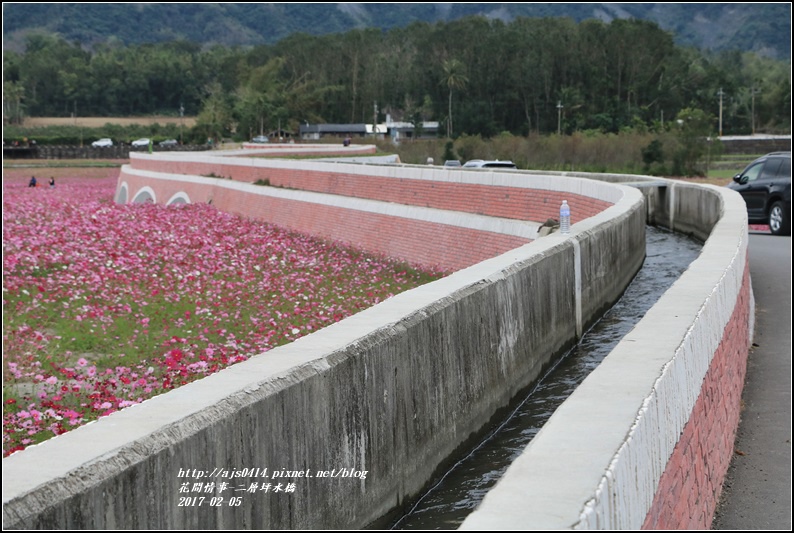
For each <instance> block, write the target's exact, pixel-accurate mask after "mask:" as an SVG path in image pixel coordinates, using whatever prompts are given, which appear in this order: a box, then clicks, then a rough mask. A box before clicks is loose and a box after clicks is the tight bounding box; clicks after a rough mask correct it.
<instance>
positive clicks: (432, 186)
mask: <svg viewBox="0 0 794 533" xmlns="http://www.w3.org/2000/svg"><path fill="white" fill-rule="evenodd" d="M133 167H134V168H136V169H141V170H151V171H156V172H166V173H174V174H190V175H197V176H208V175H210V174H215V175H216V176H223V177H226V178H228V177H231V178H233V179H234V180H235V181H245V182H247V183H254V182H256V181H258V180H268V182H269V183H270V185H272V186H277V187H286V188H290V189H298V190H303V191H313V192H322V193H327V194H336V195H340V196H350V197H354V198H366V199H370V200H379V201H383V202H395V203H399V204H405V205H416V206H420V207H432V208H435V209H446V210H450V211H462V212H465V213H475V214H480V215H487V216H493V217H501V218H511V219H517V220H532V221H535V222H541V223H542V222H545V221H546V220H547V219H549V218H555V219H556V218H559V213H560V211H559V210H560V204H561V203H562V200H568V204H569V205H570V206H571V222H572V223H576V222H578V221H580V220H583V219H585V218H589V217H591V216H594V215H596V214H598V213H600V212H601V211H603V210H604V209H606V208H608V207H610V206H611V205H612V204H610V203H609V202H605V201H603V200H597V199H594V198H589V197H587V196H582V195H575V194H570V193H561V192H558V191H546V190H542V189H528V188H522V187H503V186H492V185H477V184H468V183H459V182H444V181H430V180H415V179H407V178H383V177H375V176H362V175H357V174H343V173H337V172H321V171H308V170H306V171H298V170H292V169H274V168H259V167H254V166H248V165H245V166H243V165H233V164H231V163H229V164H223V165H221V163H219V162H213V163H200V162H190V161H159V160H157V159H146V158H141V159H134V160H133Z"/></svg>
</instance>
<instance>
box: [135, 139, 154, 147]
mask: <svg viewBox="0 0 794 533" xmlns="http://www.w3.org/2000/svg"><path fill="white" fill-rule="evenodd" d="M149 142H151V141H149V139H138V140H137V141H132V147H133V148H143V147H146V146H149Z"/></svg>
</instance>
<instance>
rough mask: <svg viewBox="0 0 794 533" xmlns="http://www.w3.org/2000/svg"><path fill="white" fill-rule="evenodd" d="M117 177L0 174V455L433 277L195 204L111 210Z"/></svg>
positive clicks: (98, 172) (78, 172)
mask: <svg viewBox="0 0 794 533" xmlns="http://www.w3.org/2000/svg"><path fill="white" fill-rule="evenodd" d="M117 173H118V168H114V167H97V168H80V169H74V168H46V169H44V168H33V169H32V168H25V169H6V170H5V171H4V178H3V310H4V312H3V365H4V372H3V376H4V381H3V453H4V455H8V454H10V453H13V452H14V451H17V450H21V449H23V448H25V447H26V446H29V445H31V444H35V443H38V442H41V441H42V440H45V439H47V438H50V437H52V436H53V435H57V434H60V433H63V432H65V431H68V430H69V429H71V428H74V427H77V426H80V425H82V424H85V423H87V422H89V421H91V420H94V419H96V418H98V417H101V416H105V415H109V414H111V413H113V412H115V411H117V410H119V409H123V408H124V407H127V406H129V405H133V404H136V403H139V402H142V401H144V400H146V399H147V398H150V397H152V396H154V395H156V394H160V393H163V392H166V391H168V390H170V389H173V388H174V387H178V386H180V385H183V384H186V383H189V382H191V381H193V380H196V379H199V378H201V377H203V376H206V375H207V374H210V373H212V372H216V371H218V370H221V369H222V368H224V367H226V366H228V365H231V364H234V363H235V362H238V361H243V360H246V359H248V358H250V357H252V356H255V355H257V354H263V355H261V357H267V354H266V353H263V352H267V351H268V350H269V349H271V348H273V347H276V346H279V345H281V344H284V343H287V342H290V341H292V340H294V339H296V338H298V337H300V336H303V335H306V334H309V333H311V332H313V331H317V330H318V329H320V328H322V327H324V326H325V325H327V324H330V323H333V322H336V321H339V320H342V319H343V318H345V317H347V316H350V315H351V314H353V313H356V312H357V311H359V310H361V309H364V308H367V307H370V306H372V305H373V304H376V303H378V302H380V301H382V300H385V299H386V298H389V297H390V296H392V295H394V294H396V293H398V292H401V291H404V290H407V289H410V288H413V287H415V286H417V285H420V284H422V283H425V282H428V281H431V280H433V279H437V278H438V277H440V276H441V274H440V273H436V272H421V271H418V270H415V269H413V268H410V267H409V266H407V265H404V264H400V263H397V262H395V261H392V260H389V259H386V258H379V257H372V256H368V255H366V254H363V253H361V252H360V251H358V250H355V249H352V248H350V247H347V246H345V245H343V244H340V243H329V242H323V241H319V240H317V239H314V238H311V237H308V236H306V235H300V234H295V233H290V232H287V231H285V230H283V229H280V228H278V227H275V226H272V225H269V224H265V223H262V222H256V221H251V220H245V219H242V218H239V217H236V216H232V215H229V214H225V213H222V212H220V211H217V210H216V209H214V208H213V207H211V206H209V205H205V204H200V205H183V206H172V207H164V206H158V205H151V204H149V205H144V204H138V205H117V204H115V203H114V202H113V201H112V197H113V193H114V189H115V185H116V176H117ZM32 174H35V175H36V176H37V177H38V183H39V186H37V187H28V180H29V178H30V176H31V175H32ZM50 177H53V178H54V179H55V187H53V188H50V187H49V186H48V185H47V183H48V181H49V178H50Z"/></svg>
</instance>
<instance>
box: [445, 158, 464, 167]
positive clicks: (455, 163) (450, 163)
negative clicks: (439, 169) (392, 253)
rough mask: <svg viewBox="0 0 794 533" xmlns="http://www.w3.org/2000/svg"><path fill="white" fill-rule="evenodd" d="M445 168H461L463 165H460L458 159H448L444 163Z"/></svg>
mask: <svg viewBox="0 0 794 533" xmlns="http://www.w3.org/2000/svg"><path fill="white" fill-rule="evenodd" d="M444 166H445V167H459V166H461V164H460V161H458V160H457V159H447V160H446V161H444Z"/></svg>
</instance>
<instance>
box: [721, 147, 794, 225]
mask: <svg viewBox="0 0 794 533" xmlns="http://www.w3.org/2000/svg"><path fill="white" fill-rule="evenodd" d="M728 187H730V188H731V189H733V190H734V191H737V192H738V193H739V194H741V195H742V198H744V202H745V203H746V204H747V218H748V220H749V222H750V224H769V231H771V232H772V234H773V235H791V152H772V153H771V154H766V155H765V156H763V157H759V158H758V159H756V160H755V161H753V162H752V163H750V164H749V165H748V166H747V168H745V169H744V170H743V171H742V172H740V173H739V174H737V175H736V176H734V177H733V183H730V184H728Z"/></svg>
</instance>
